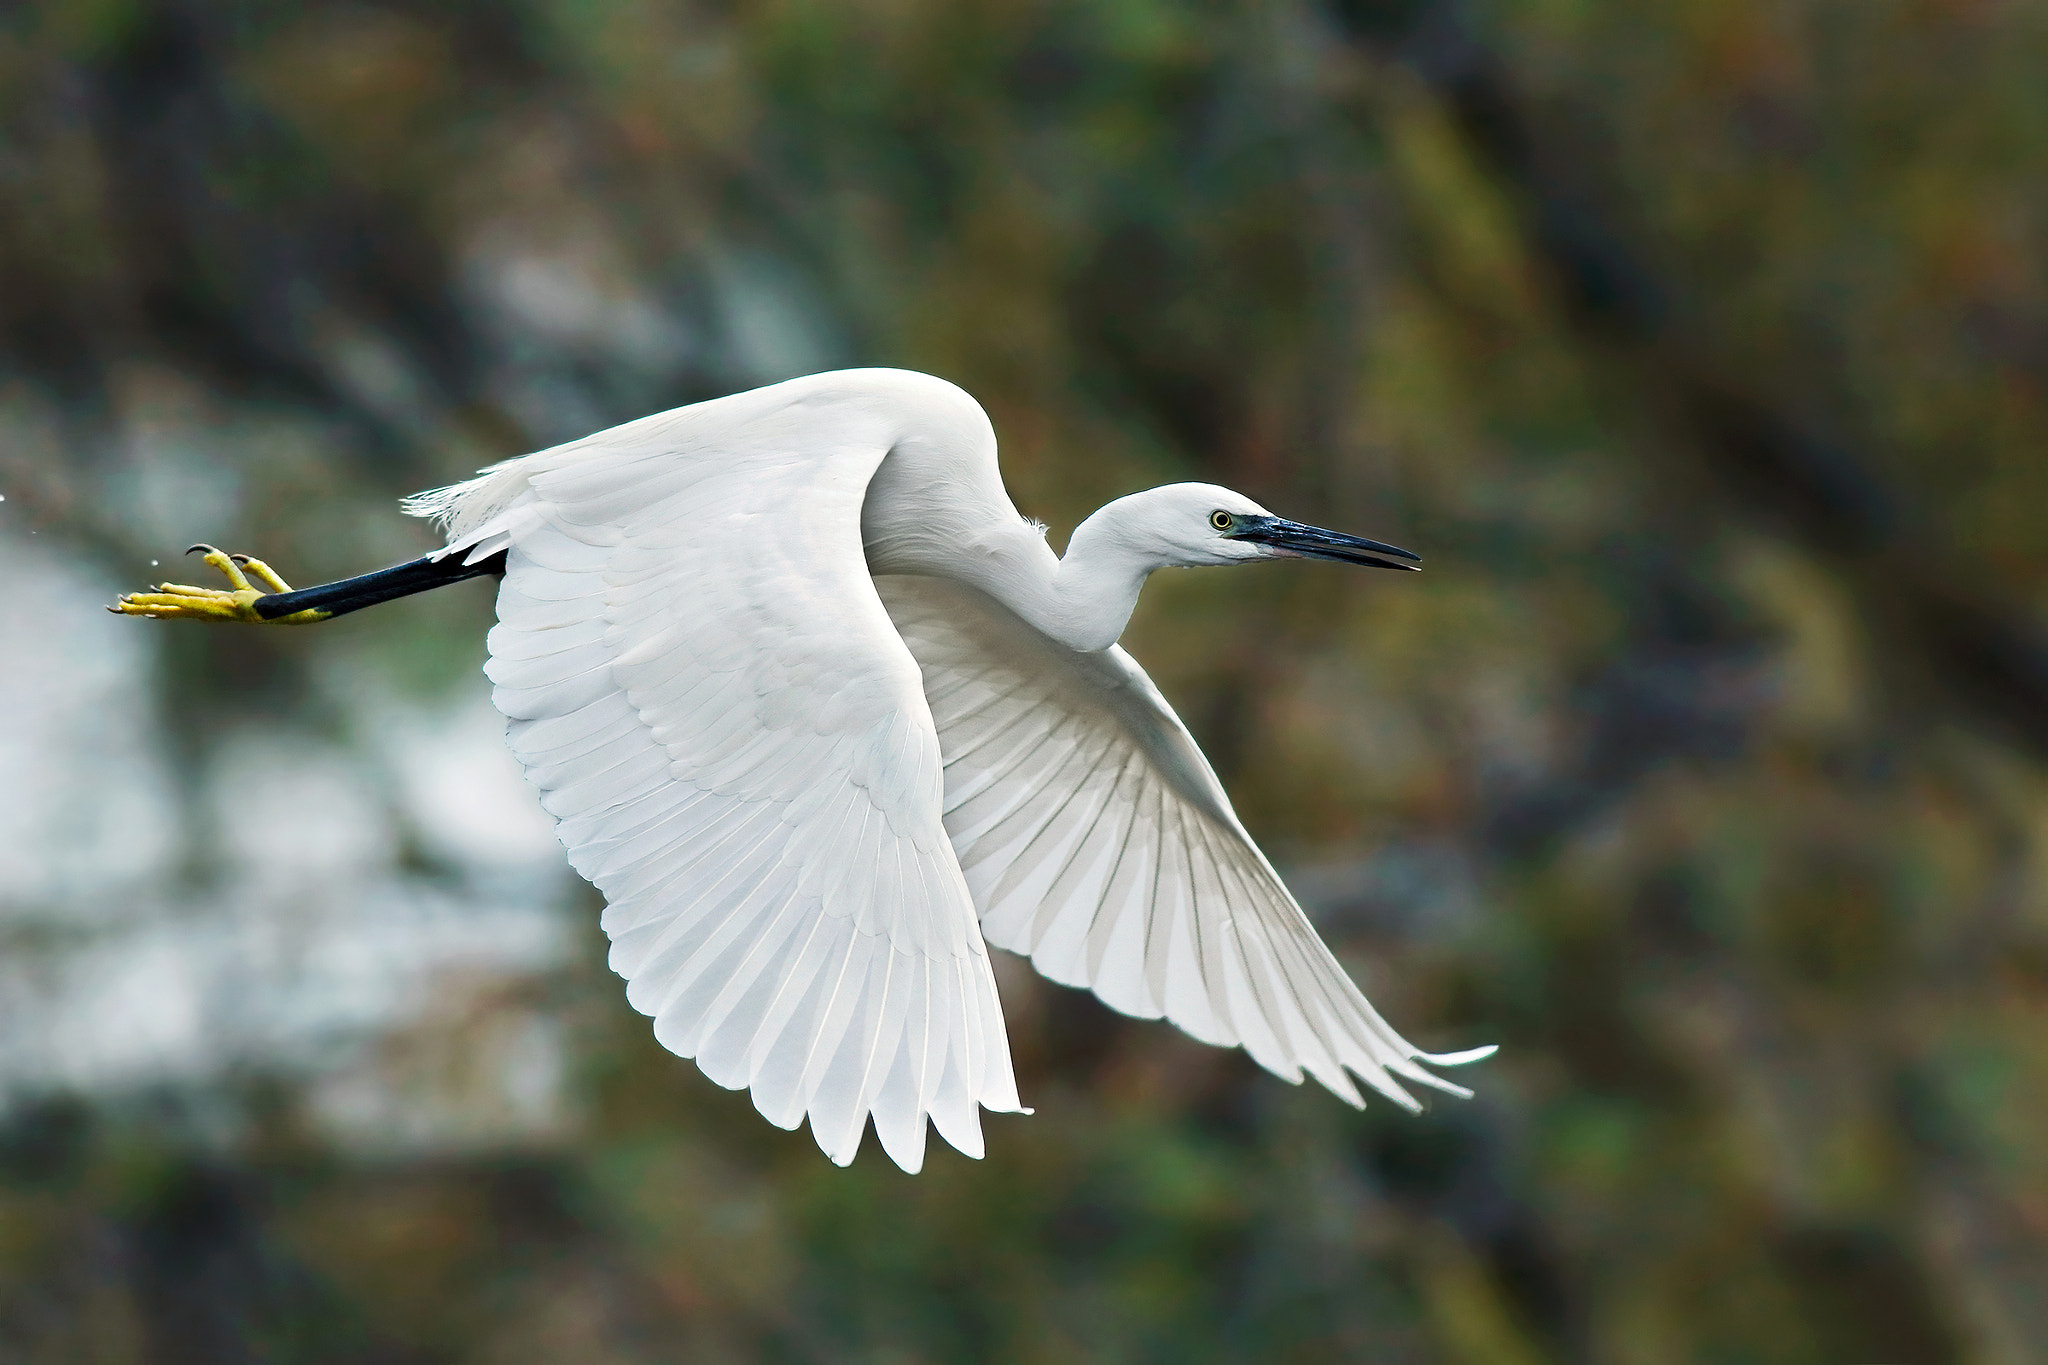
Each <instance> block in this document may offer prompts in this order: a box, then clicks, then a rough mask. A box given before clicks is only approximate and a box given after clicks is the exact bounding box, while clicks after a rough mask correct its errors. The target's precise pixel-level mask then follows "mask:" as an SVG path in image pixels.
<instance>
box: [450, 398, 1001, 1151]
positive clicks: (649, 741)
mask: <svg viewBox="0 0 2048 1365" xmlns="http://www.w3.org/2000/svg"><path fill="white" fill-rule="evenodd" d="M712 406H715V405H712ZM687 411H696V410H687ZM771 416H772V414H771ZM748 430H750V431H756V432H758V431H761V430H765V431H767V432H769V433H770V434H771V435H772V434H773V433H774V431H776V430H777V428H776V424H775V423H774V422H773V421H765V422H764V423H757V424H756V425H755V426H754V427H750V428H748ZM749 439H754V438H749ZM649 442H653V443H654V444H652V445H650V444H649ZM886 449H887V443H886V442H885V441H880V440H872V439H866V438H862V437H861V436H860V434H859V433H858V432H850V433H849V434H848V435H847V436H846V438H845V440H844V442H843V443H842V444H841V445H838V446H836V447H833V448H830V449H826V450H806V451H805V452H804V453H802V454H795V453H792V452H791V450H790V449H788V448H786V447H784V446H778V445H776V444H775V443H774V442H773V441H771V440H767V439H765V438H763V439H755V440H754V444H752V445H749V444H747V442H746V441H745V440H737V439H724V440H721V441H711V440H709V439H707V438H706V437H705V436H704V434H703V433H702V432H700V431H696V430H695V429H693V428H691V427H690V426H689V425H688V424H687V423H681V422H678V421H674V420H670V421H666V422H651V423H636V424H633V426H632V427H630V428H625V429H620V430H619V431H615V432H611V433H605V434H603V435H602V436H601V437H598V438H593V440H591V441H589V442H585V443H582V444H581V445H579V446H577V447H572V448H564V449H560V450H556V451H550V452H543V453H542V454H541V455H540V456H534V457H529V460H530V461H532V464H531V466H530V467H529V468H528V470H527V471H526V472H527V483H526V485H525V489H524V491H523V492H521V493H519V494H518V495H517V496H516V497H515V498H513V499H512V500H511V501H510V502H509V503H508V504H506V505H505V506H504V510H502V511H501V512H499V513H497V514H496V515H495V516H494V517H493V518H492V519H490V520H488V521H486V522H484V523H482V524H480V525H479V526H477V527H476V528H474V529H473V530H471V531H470V532H469V533H467V535H466V537H465V538H464V539H462V540H459V541H458V542H456V543H454V544H453V545H451V548H450V551H449V553H456V552H458V551H464V550H468V549H469V548H470V547H471V546H473V545H484V544H492V543H496V542H497V541H500V540H502V541H503V543H504V546H505V549H506V556H507V557H506V572H505V579H504V583H503V586H502V588H501V590H500V593H499V602H498V607H499V624H498V625H497V626H496V627H495V628H494V629H493V630H492V632H491V636H490V648H491V661H490V664H489V666H488V670H487V671H488V672H489V674H490V676H491V679H492V682H493V683H494V684H495V691H494V696H495V698H496V700H497V702H498V705H499V707H500V709H501V710H503V711H504V712H505V714H506V715H507V716H508V717H509V718H510V722H511V723H510V727H509V734H510V738H511V743H512V748H513V751H514V753H515V754H516V755H517V756H518V757H519V759H520V761H521V763H522V764H523V765H524V766H525V768H526V771H527V775H528V777H529V778H530V779H531V780H532V781H533V782H534V783H535V784H536V785H537V786H539V787H540V788H541V789H542V792H543V796H542V804H543V806H544V807H545V808H546V809H547V810H548V811H549V813H550V814H552V815H553V816H554V817H555V818H556V820H557V822H558V825H557V830H558V833H559V834H560V835H561V837H562V841H563V843H564V844H565V845H566V846H567V847H568V849H569V853H570V860H571V862H572V863H573V864H574V866H575V867H576V868H577V870H578V871H579V872H581V873H583V874H584V875H585V876H587V877H589V878H590V879H591V880H592V881H593V882H595V883H596V884H597V886H598V887H599V888H600V889H601V890H602V891H603V892H604V893H605V898H606V902H607V904H606V909H605V912H604V918H603V924H604V928H605V931H606V932H607V933H608V934H609V935H610V936H611V938H612V957H611V961H612V966H613V968H614V969H615V970H617V971H618V972H619V973H620V975H622V976H624V977H625V978H626V979H627V983H628V984H627V998H628V999H629V1000H630V1001H631V1002H632V1004H633V1005H634V1007H635V1008H636V1009H639V1010H641V1011H642V1012H644V1013H646V1014H649V1015H651V1016H652V1017H653V1020H654V1033H655V1036H656V1038H657V1039H659V1040H660V1041H661V1043H662V1044H663V1045H664V1046H666V1047H668V1048H669V1049H671V1050H672V1051H675V1052H677V1053H679V1054H681V1055H683V1056H686V1057H694V1058H696V1060H697V1062H698V1065H699V1066H700V1067H701V1068H702V1069H703V1071H704V1073H705V1074H706V1075H707V1076H709V1077H710V1078H711V1079H712V1080H714V1081H716V1082H717V1083H718V1084H720V1085H723V1086H727V1087H730V1088H739V1087H747V1088H749V1089H750V1090H751V1091H752V1092H753V1098H754V1102H755V1104H756V1105H757V1107H759V1108H760V1110H761V1112H762V1113H763V1114H764V1115H765V1116H767V1117H768V1118H769V1120H770V1121H771V1122H774V1123H776V1124H779V1125H780V1126H783V1127H786V1128H793V1127H795V1126H796V1125H797V1124H798V1123H800V1122H803V1121H804V1120H805V1119H806V1118H808V1119H809V1121H810V1124H811V1129H812V1133H813V1135H814V1136H815V1137H816V1138H817V1141H818V1144H819V1146H820V1147H821V1148H822V1149H823V1150H824V1151H825V1152H826V1154H827V1155H828V1156H830V1157H831V1158H832V1159H833V1160H834V1161H836V1162H840V1163H842V1164H843V1163H845V1162H847V1161H850V1160H852V1158H853V1156H854V1153H855V1152H856V1151H857V1150H858V1148H859V1146H860V1141H861V1136H862V1133H863V1132H864V1130H865V1128H866V1124H867V1121H868V1119H869V1117H870V1116H872V1117H873V1119H874V1121H875V1126H876V1131H877V1134H878V1136H879V1137H880V1138H881V1139H882V1143H883V1146H884V1149H885V1150H886V1151H887V1152H888V1154H889V1155H890V1157H891V1158H892V1159H894V1160H896V1161H897V1162H898V1163H899V1164H902V1165H904V1166H905V1168H906V1169H911V1170H915V1169H917V1167H918V1165H919V1164H920V1163H921V1162H922V1160H923V1156H924V1148H925V1136H924V1134H925V1125H926V1123H927V1121H928V1120H930V1121H932V1122H934V1123H936V1124H937V1125H938V1127H939V1131H940V1133H941V1135H942V1136H944V1137H945V1138H946V1140H947V1141H949V1142H952V1143H953V1144H954V1145H955V1146H958V1147H960V1148H961V1149H962V1150H966V1151H971V1152H974V1153H977V1154H978V1152H979V1150H980V1133H979V1119H978V1117H977V1116H978V1112H979V1109H980V1108H981V1107H984V1106H985V1107H989V1108H997V1109H1011V1110H1014V1109H1016V1108H1018V1104H1017V1099H1016V1084H1015V1080H1014V1078H1013V1076H1012V1073H1011V1067H1010V1059H1009V1050H1008V1044H1007V1040H1006V1039H1005V1037H1004V1034H1003V1029H1002V1024H1001V1018H1002V1016H1001V1006H1000V1004H999V1002H998V1001H997V999H996V996H995V983H994V977H993V975H992V974H991V973H990V971H989V969H988V962H987V952H986V949H985V947H984V945H983V941H982V937H981V933H980V930H979V927H978V924H977V921H976V917H975V913H974V908H973V901H972V898H971V894H970V892H969V890H968V888H967V884H966V882H965V880H964V878H963V877H962V874H961V872H960V869H959V865H958V862H957V860H956V858H955V856H954V853H953V851H952V846H951V843H950V841H949V840H948V838H947V835H946V830H945V825H944V816H943V809H942V800H943V795H944V778H943V771H942V766H941V761H940V751H939V745H938V739H937V734H936V731H935V730H934V728H933V725H932V721H931V715H930V710H929V707H928V704H927V703H926V701H925V698H924V694H923V690H922V687H921V686H920V678H919V672H918V669H917V666H916V663H915V661H914V660H913V659H912V657H911V656H910V654H909V653H908V651H907V650H906V648H905V646H904V644H903V642H902V640H901V638H900V637H899V636H898V635H897V633H896V631H895V629H894V628H893V626H892V624H891V622H890V620H889V617H888V615H887V613H886V612H885V611H884V609H883V608H882V605H881V603H880V601H879V599H878V598H877V597H876V594H875V589H874V585H873V581H872V579H871V578H870V577H869V575H868V572H867V568H866V565H865V562H864V560H863V558H862V555H861V548H860V506H861V499H862V496H863V494H864V491H865V487H866V483H867V480H868V479H869V478H870V477H871V476H872V474H873V472H874V469H875V468H876V466H877V465H878V464H879V462H880V460H881V458H882V455H883V454H884V453H885V451H886Z"/></svg>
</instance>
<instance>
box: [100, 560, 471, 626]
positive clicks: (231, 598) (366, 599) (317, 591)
mask: <svg viewBox="0 0 2048 1365" xmlns="http://www.w3.org/2000/svg"><path fill="white" fill-rule="evenodd" d="M202 551H203V552H204V553H205V555H206V562H207V563H208V564H211V565H212V566H213V567H214V568H216V569H218V570H220V571H221V573H222V574H223V575H225V576H226V578H227V580H228V586H227V587H225V588H198V587H193V586H191V585H189V584H185V583H159V584H157V585H156V589H155V591H153V592H131V593H123V594H122V595H121V599H120V600H119V601H118V602H116V603H115V604H114V605H113V606H111V607H108V608H107V610H108V611H111V612H114V613H115V614H117V615H120V616H154V617H158V618H161V619H164V620H172V621H242V622H247V623H249V624H251V625H271V626H302V625H309V624H311V623H312V622H314V621H325V620H327V619H328V618H329V617H333V616H340V615H342V614H343V613H345V612H351V611H356V610H359V609H360V608H363V607H369V606H375V605H376V604H377V603H379V602H389V601H390V600H392V599H393V598H395V597H408V596H410V595H412V594H413V593H416V592H425V591H427V590H428V589H429V588H440V587H446V586H447V585H448V584H450V583H460V582H461V581H462V580H463V579H465V578H481V577H483V576H485V575H487V574H502V573H504V572H505V554H504V551H502V550H501V551H499V552H498V553H497V554H494V555H491V556H490V557H488V558H486V559H482V560H479V561H478V562H477V563H475V564H464V563H463V562H462V561H461V559H460V558H459V557H458V556H456V555H452V554H448V555H443V556H441V557H440V558H436V557H434V556H432V555H429V556H427V557H426V558H425V559H415V560H413V561H412V562H411V563H410V564H399V565H396V566H395V567H393V568H389V569H379V570H377V572H375V573H366V574H363V575H362V576H361V577H358V578H344V579H342V580H341V581H340V582H338V583H322V584H320V585H319V586H318V587H313V588H294V587H292V585H291V584H289V583H287V582H285V581H284V580H283V579H282V578H279V577H278V576H277V572H276V571H275V570H274V569H272V568H271V567H270V566H269V565H268V564H265V563H264V562H263V561H262V560H260V559H251V558H250V557H249V556H248V555H231V554H227V553H224V552H223V551H220V550H216V549H214V548H213V546H211V545H194V546H193V547H192V548H191V549H190V550H187V551H186V552H185V553H187V554H199V553H201V552H202ZM245 570H246V571H247V572H246V573H245V572H244V571H245ZM252 575H253V576H254V577H255V579H256V581H257V582H258V583H260V584H262V585H263V586H262V587H261V588H256V587H252V586H250V583H249V578H250V576H252Z"/></svg>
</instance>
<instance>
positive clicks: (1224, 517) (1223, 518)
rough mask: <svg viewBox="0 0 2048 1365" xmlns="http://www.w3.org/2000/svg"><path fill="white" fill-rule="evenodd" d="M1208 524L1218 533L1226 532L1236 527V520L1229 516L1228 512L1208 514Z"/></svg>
mask: <svg viewBox="0 0 2048 1365" xmlns="http://www.w3.org/2000/svg"><path fill="white" fill-rule="evenodd" d="M1209 524H1210V525H1211V526H1213V527H1215V528H1216V529H1217V530H1219V531H1228V530H1229V529H1230V528H1231V527H1233V526H1235V525H1237V518H1236V517H1233V516H1231V515H1230V513H1228V512H1222V511H1218V512H1211V513H1210V514H1209Z"/></svg>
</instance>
